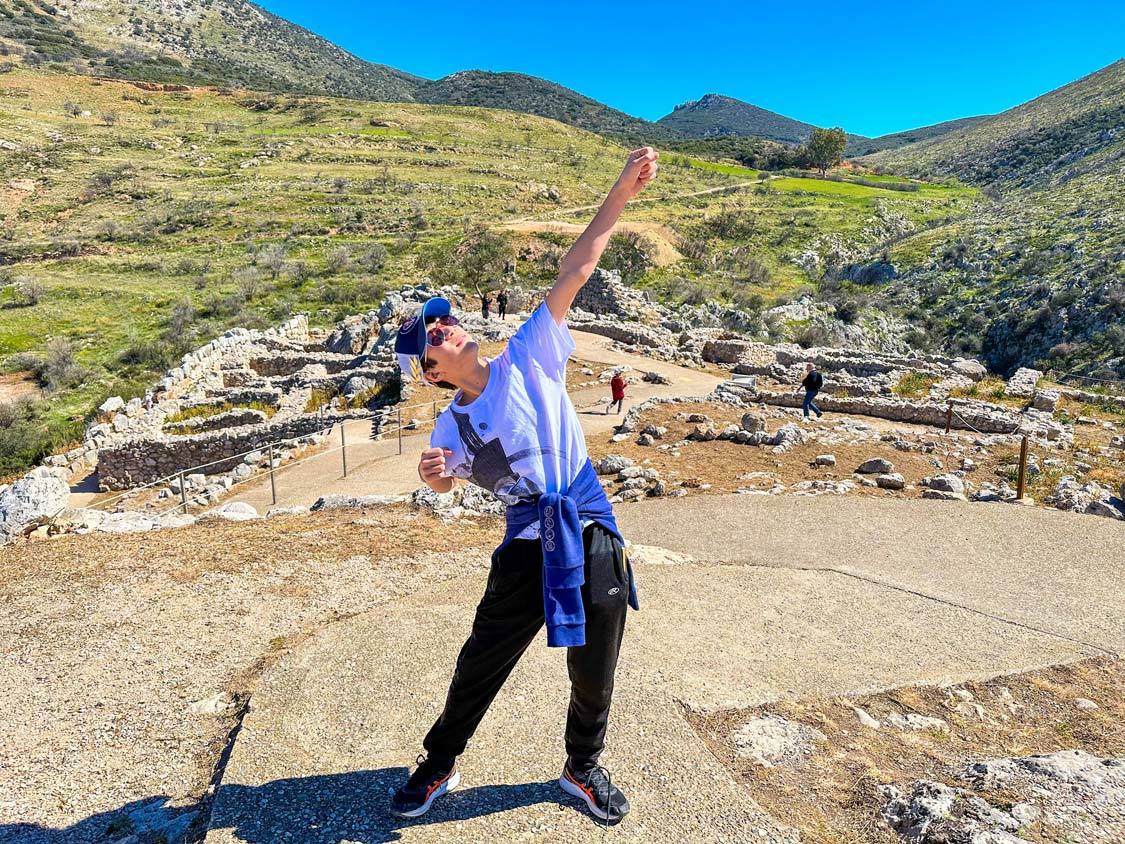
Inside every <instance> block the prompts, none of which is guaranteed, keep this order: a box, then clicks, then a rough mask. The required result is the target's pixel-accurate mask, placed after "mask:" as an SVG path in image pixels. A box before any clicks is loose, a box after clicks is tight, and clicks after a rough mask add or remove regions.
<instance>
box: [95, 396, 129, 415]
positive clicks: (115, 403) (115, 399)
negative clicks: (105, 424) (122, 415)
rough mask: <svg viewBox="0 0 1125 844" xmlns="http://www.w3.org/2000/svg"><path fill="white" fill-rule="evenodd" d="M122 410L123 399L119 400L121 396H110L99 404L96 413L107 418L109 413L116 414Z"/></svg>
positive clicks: (123, 406)
mask: <svg viewBox="0 0 1125 844" xmlns="http://www.w3.org/2000/svg"><path fill="white" fill-rule="evenodd" d="M124 409H125V399H123V398H121V396H110V397H109V398H108V399H106V400H105V401H104V402H102V403H101V405H100V406H99V407H98V412H99V413H102V414H105V415H107V416H108V415H109V414H111V413H117V411H119V410H124Z"/></svg>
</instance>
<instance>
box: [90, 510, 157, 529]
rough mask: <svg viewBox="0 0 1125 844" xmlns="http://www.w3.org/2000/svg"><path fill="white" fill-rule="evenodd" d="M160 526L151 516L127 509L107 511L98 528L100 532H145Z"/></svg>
mask: <svg viewBox="0 0 1125 844" xmlns="http://www.w3.org/2000/svg"><path fill="white" fill-rule="evenodd" d="M158 526H159V525H158V523H157V521H156V520H155V519H154V518H152V517H151V516H147V515H145V514H144V513H137V512H134V511H131V510H126V511H125V512H123V513H107V514H106V517H105V518H104V519H102V521H101V524H99V525H98V527H97V530H98V531H99V532H100V533H144V532H146V531H150V530H153V529H154V528H156V527H158Z"/></svg>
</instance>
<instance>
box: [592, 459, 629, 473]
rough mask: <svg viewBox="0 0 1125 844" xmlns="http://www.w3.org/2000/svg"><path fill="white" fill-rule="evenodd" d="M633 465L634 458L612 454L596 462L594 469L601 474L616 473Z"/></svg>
mask: <svg viewBox="0 0 1125 844" xmlns="http://www.w3.org/2000/svg"><path fill="white" fill-rule="evenodd" d="M632 465H633V460H632V459H630V458H628V457H624V456H622V455H620V454H610V455H608V456H606V457H603V458H602V459H601V460H599V461H598V462H597V463H596V464H595V466H594V470H595V471H596V472H597V473H598V474H599V475H616V474H617V473H618V472H620V471H621V470H622V469H626V468H628V467H629V466H632Z"/></svg>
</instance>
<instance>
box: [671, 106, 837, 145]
mask: <svg viewBox="0 0 1125 844" xmlns="http://www.w3.org/2000/svg"><path fill="white" fill-rule="evenodd" d="M656 123H657V125H659V126H663V127H664V128H665V129H666V130H668V131H670V132H673V133H674V134H677V135H680V136H683V137H688V138H709V137H714V136H722V135H736V136H741V137H748V138H766V139H768V140H772V141H783V142H785V143H792V144H799V143H803V142H804V141H806V140H807V139H808V137H809V135H811V134H812V130H813V129H815V128H816V127H815V126H813V125H811V124H809V123H802V122H801V121H800V120H794V119H793V118H791V117H786V116H785V115H783V114H777V113H776V112H773V111H768V110H766V109H764V108H759V107H758V106H756V105H751V104H750V103H747V102H743V101H742V100H736V99H735V98H734V97H724V96H722V95H721V94H705V95H704V96H703V97H702V98H700V99H698V100H693V101H692V102H688V103H683V104H681V105H678V106H676V108H675V109H674V110H673V111H672V113H671V114H666V115H664V116H663V117H661V118H660V119H659V120H657V121H656Z"/></svg>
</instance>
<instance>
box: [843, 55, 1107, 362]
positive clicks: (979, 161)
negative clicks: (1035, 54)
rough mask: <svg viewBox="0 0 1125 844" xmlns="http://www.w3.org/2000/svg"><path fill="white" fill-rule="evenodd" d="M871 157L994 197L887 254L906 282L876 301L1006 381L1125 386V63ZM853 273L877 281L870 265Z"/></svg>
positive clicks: (882, 291) (896, 281) (891, 285)
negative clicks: (1023, 376) (1009, 374)
mask: <svg viewBox="0 0 1125 844" xmlns="http://www.w3.org/2000/svg"><path fill="white" fill-rule="evenodd" d="M866 160H867V161H868V162H870V163H873V164H879V165H882V166H885V167H889V168H892V169H894V170H896V171H899V172H902V173H906V174H910V175H921V174H929V175H934V176H954V177H957V178H959V179H961V180H964V181H967V182H971V183H973V184H977V185H981V186H983V187H985V188H986V190H987V191H988V192H989V193H990V195H991V196H992V200H993V201H992V202H991V203H987V204H984V205H982V206H981V208H980V209H979V211H978V213H977V214H975V215H973V216H970V217H968V218H965V219H963V220H961V221H957V222H955V223H951V224H949V225H947V226H944V227H940V228H937V229H934V230H931V231H926V232H922V233H919V234H917V235H914V236H912V237H908V238H905V239H901V240H899V241H897V242H895V243H893V244H889V248H888V249H887V250H886V251H885V252H884V253H883V254H882V255H881V256H879V257H880V258H882V259H886V260H888V261H890V262H891V264H893V270H894V272H895V273H896V274H897V277H896V278H893V279H892V280H891V281H890V282H888V283H887V284H885V285H882V286H880V287H878V288H875V295H876V297H877V298H878V299H880V300H881V301H882V302H884V303H886V304H887V305H888V306H889V307H892V308H896V307H897V308H899V309H900V310H901V311H902V312H903V313H905V314H906V315H907V316H908V317H909V318H910V319H911V320H912V321H913V322H914V323H915V324H916V325H917V326H919V329H920V334H919V337H920V338H921V339H924V340H928V341H929V342H931V343H933V344H937V345H944V346H947V347H953V348H955V349H956V350H958V351H961V352H965V353H969V354H974V355H980V356H982V357H983V358H984V359H985V360H987V361H988V363H989V365H990V366H992V367H994V368H996V369H997V370H999V371H1010V370H1011V369H1013V368H1015V367H1016V366H1020V365H1038V366H1041V367H1053V368H1055V369H1056V370H1058V371H1060V372H1068V371H1071V370H1077V371H1078V374H1080V375H1082V376H1085V377H1099V378H1125V225H1123V221H1125V175H1123V174H1125V61H1118V62H1115V63H1114V64H1112V65H1110V66H1109V67H1106V68H1104V69H1103V70H1101V71H1098V72H1097V73H1094V74H1092V75H1090V76H1087V77H1085V78H1084V79H1080V80H1078V81H1077V82H1074V83H1072V84H1070V85H1067V86H1065V87H1063V88H1059V89H1058V90H1056V91H1052V92H1050V93H1049V94H1045V95H1044V96H1042V97H1039V98H1037V99H1035V100H1032V101H1030V102H1028V103H1025V104H1024V105H1021V106H1018V107H1017V108H1014V109H1011V110H1010V111H1007V112H1004V113H1003V114H999V115H997V116H995V117H993V118H990V119H988V120H985V121H981V122H979V123H975V124H972V125H970V126H969V127H968V128H963V129H960V130H958V131H955V132H951V133H948V134H947V135H945V136H942V137H940V138H936V139H933V140H929V141H922V142H919V143H916V144H910V145H908V146H905V147H902V148H901V149H898V150H893V151H888V152H882V153H878V154H875V155H873V156H870V157H869V158H867V159H866ZM873 257H874V256H873ZM857 273H858V274H857ZM850 277H852V278H869V277H870V276H869V275H865V274H864V271H863V270H862V268H860V269H858V270H854V269H853V272H852V274H851V276H850Z"/></svg>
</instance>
